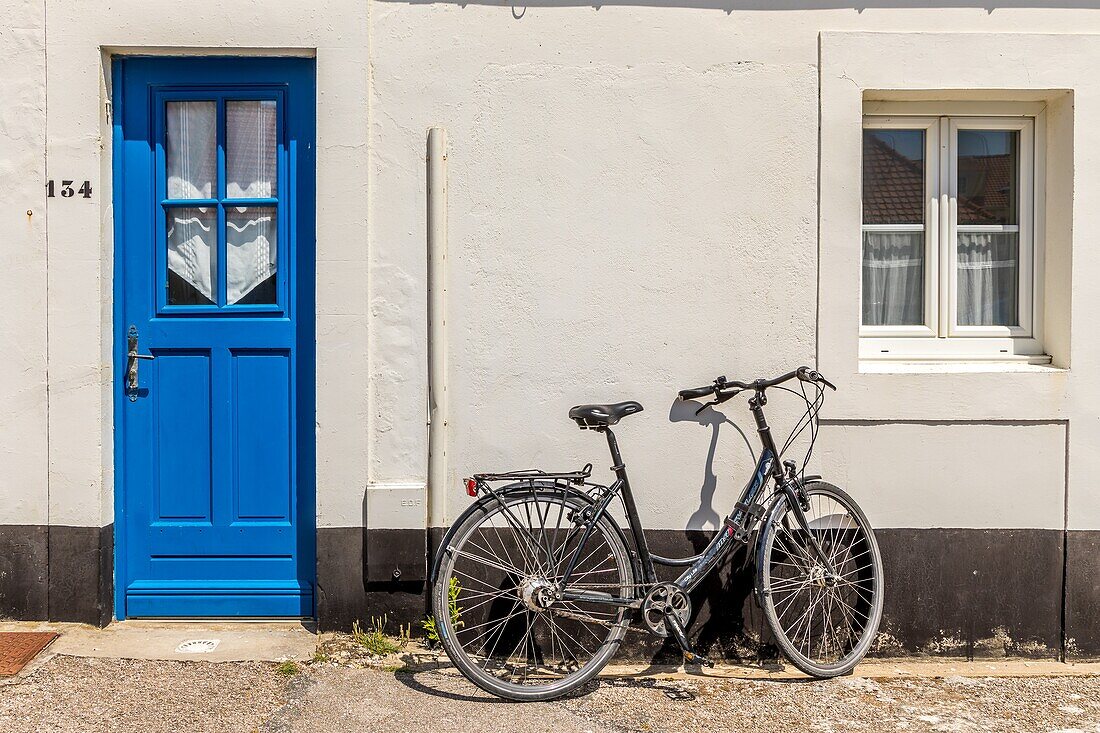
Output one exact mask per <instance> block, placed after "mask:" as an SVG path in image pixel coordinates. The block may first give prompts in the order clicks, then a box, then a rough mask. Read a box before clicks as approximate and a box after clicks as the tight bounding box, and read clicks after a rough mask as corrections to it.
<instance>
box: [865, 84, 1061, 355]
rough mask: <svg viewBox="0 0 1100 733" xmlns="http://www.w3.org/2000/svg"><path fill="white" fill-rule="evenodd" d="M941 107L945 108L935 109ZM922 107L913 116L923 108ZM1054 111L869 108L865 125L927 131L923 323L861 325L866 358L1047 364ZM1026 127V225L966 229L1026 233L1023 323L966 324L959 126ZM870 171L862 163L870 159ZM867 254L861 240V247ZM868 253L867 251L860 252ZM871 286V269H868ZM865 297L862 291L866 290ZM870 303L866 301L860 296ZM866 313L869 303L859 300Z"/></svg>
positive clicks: (1021, 178)
mask: <svg viewBox="0 0 1100 733" xmlns="http://www.w3.org/2000/svg"><path fill="white" fill-rule="evenodd" d="M937 110H939V111H940V112H941V114H940V115H936V116H933V115H932V114H931V113H932V112H934V111H937ZM917 112H919V113H920V114H909V113H917ZM1044 121H1045V115H1044V113H1043V107H1042V106H1041V105H1035V104H1026V105H1025V104H1020V105H1012V104H1004V105H991V104H988V103H985V104H976V105H973V106H971V107H968V106H966V105H960V104H958V103H952V104H945V105H942V106H941V107H938V108H937V107H934V106H933V105H931V104H929V103H927V102H925V103H920V104H915V103H905V102H898V103H883V102H878V103H876V104H875V105H874V111H873V112H870V111H867V110H865V115H864V118H863V128H864V129H909V130H923V131H924V134H925V197H926V205H925V221H924V227H923V229H924V232H925V237H924V243H925V268H924V272H925V282H924V323H923V324H921V325H915V326H864V325H862V324H860V327H859V335H860V346H859V354H860V359H864V360H895V361H1024V362H1031V363H1048V362H1049V361H1050V358H1049V357H1047V356H1046V355H1045V354H1044V353H1043V346H1042V334H1041V327H1042V261H1043V257H1042V254H1043V252H1042V238H1041V236H1039V235H1040V232H1041V226H1040V225H1041V221H1042V216H1041V210H1042V207H1041V202H1042V190H1043V189H1042V186H1043V183H1044V181H1043V176H1042V171H1043V170H1044V163H1045V161H1044V160H1043V150H1042V140H1043V135H1044V131H1045V130H1044ZM968 129H980V130H1015V131H1017V132H1019V148H1018V152H1017V157H1018V160H1019V170H1018V171H1017V176H1018V178H1017V180H1018V182H1019V183H1018V189H1019V192H1020V200H1019V201H1018V202H1017V210H1018V212H1019V213H1018V219H1017V221H1018V222H1019V223H1018V225H1016V226H1015V227H1009V226H964V227H962V229H963V230H964V231H1012V230H1018V232H1019V237H1018V242H1019V245H1018V278H1019V279H1018V282H1019V285H1020V287H1019V292H1018V294H1017V309H1018V323H1019V325H1017V326H960V325H958V317H957V313H958V288H957V275H958V268H957V265H958V261H957V255H958V247H957V245H956V242H957V236H958V232H959V229H960V227H959V226H958V224H957V222H958V155H957V152H958V151H957V141H958V131H959V130H968ZM861 172H862V165H861ZM919 229H920V227H919V226H918V225H892V224H891V225H863V226H862V227H861V231H876V230H877V231H917V230H919ZM861 252H862V245H861ZM861 259H862V254H861ZM860 273H861V274H860V282H861V288H862V268H861V269H860ZM860 297H861V299H862V295H861V296H860ZM861 302H862V300H861ZM860 313H862V306H861V307H860Z"/></svg>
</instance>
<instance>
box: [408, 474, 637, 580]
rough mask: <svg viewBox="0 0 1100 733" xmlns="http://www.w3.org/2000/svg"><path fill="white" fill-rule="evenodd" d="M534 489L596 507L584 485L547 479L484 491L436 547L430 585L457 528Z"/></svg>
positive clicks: (621, 535)
mask: <svg viewBox="0 0 1100 733" xmlns="http://www.w3.org/2000/svg"><path fill="white" fill-rule="evenodd" d="M604 488H606V487H604ZM532 490H536V491H537V490H541V491H545V492H547V493H552V492H556V493H562V494H565V495H566V496H568V497H575V498H577V499H580V500H581V501H583V502H585V503H586V504H588V505H589V506H595V505H596V500H595V499H593V498H592V497H591V496H589V495H588V493H587V492H585V491H582V490H581V488H580V486H571V485H563V484H562V483H556V482H553V481H546V480H541V481H540V480H539V479H533V480H529V481H521V482H518V483H514V484H508V485H507V486H502V487H500V488H499V489H493V490H491V491H486V492H483V493H482V494H481V495H480V496H479V497H478V498H477V500H476V501H474V502H473V503H472V504H470V506H468V507H466V510H465V511H464V512H462V514H460V515H458V517H456V518H455V520H454V521H453V522H451V526H450V527H448V528H447V531H446V532H445V533H444V534H443V539H442V540H441V541H440V543H439V547H436V548H434V549H435V554H434V555H433V557H432V569H431V572H430V573H429V574H428V584H429V586H434V585H435V581H436V578H438V577H439V566H440V565H441V564H442V563H443V553H442V552H440V550H441V549H442V548H444V547H446V546H447V545H448V544H450V541H451V539H452V537H453V536H454V532H455V529H456V528H458V527H460V526H461V525H462V523H463V522H464V521H466V518H467V517H469V516H470V515H471V514H473V513H474V512H476V511H480V510H482V509H484V508H485V507H489V506H492V505H493V504H495V503H497V502H498V501H499V500H501V499H503V498H505V497H507V496H510V495H512V494H517V493H520V492H521V491H523V492H531V491H532ZM608 518H609V519H611V526H612V527H614V528H615V531H616V532H618V533H619V539H620V540H622V542H623V546H624V547H626V548H628V550H629V548H630V547H632V546H633V545H632V544H630V543H629V542H627V541H626V535H625V534H624V533H623V528H622V527H620V526H619V523H618V522H616V521H615V520H614V519H613V518H611V517H610V515H609V516H608ZM630 560H631V562H632V563H633V564H634V574H635V577H639V574H640V572H641V567H640V566H639V564H638V558H637V555H636V554H635V553H634V552H630Z"/></svg>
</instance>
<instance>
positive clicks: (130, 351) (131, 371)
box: [126, 325, 156, 402]
mask: <svg viewBox="0 0 1100 733" xmlns="http://www.w3.org/2000/svg"><path fill="white" fill-rule="evenodd" d="M137 348H138V330H137V326H133V325H131V326H130V330H129V331H127V332H126V394H128V395H129V396H130V401H131V402H136V401H137V392H138V360H139V359H155V358H156V356H154V355H153V354H139V353H138V351H137Z"/></svg>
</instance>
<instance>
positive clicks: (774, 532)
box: [757, 481, 883, 677]
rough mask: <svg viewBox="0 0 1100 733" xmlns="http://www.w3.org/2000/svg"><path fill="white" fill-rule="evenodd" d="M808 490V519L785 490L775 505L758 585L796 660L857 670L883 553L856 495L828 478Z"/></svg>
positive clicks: (801, 664)
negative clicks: (800, 514)
mask: <svg viewBox="0 0 1100 733" xmlns="http://www.w3.org/2000/svg"><path fill="white" fill-rule="evenodd" d="M805 493H806V498H807V502H808V508H806V510H805V512H804V514H805V519H806V522H805V524H803V523H802V522H801V521H800V520H799V517H798V516H797V512H796V511H795V508H794V507H792V506H791V504H790V502H789V500H788V499H787V498H786V496H781V497H780V499H779V500H778V501H777V502H776V503H775V505H774V506H773V507H772V510H771V512H770V513H769V516H768V520H767V522H766V524H765V526H764V535H763V538H762V542H761V546H760V552H761V555H760V557H759V577H758V578H757V583H758V586H757V587H758V588H759V589H760V600H761V605H762V606H763V610H764V616H765V618H767V620H768V625H769V626H770V627H771V630H772V634H773V635H774V637H775V641H776V643H777V644H778V645H779V648H780V649H782V650H783V653H784V654H785V655H786V657H787V658H788V659H789V660H790V661H791V663H792V664H794V666H796V667H798V668H799V669H800V670H802V671H803V672H805V673H806V674H809V675H812V676H814V677H836V676H838V675H842V674H847V673H849V672H851V671H852V668H853V667H855V666H856V663H857V662H859V660H861V659H862V658H863V656H864V655H865V654H866V653H867V650H868V649H870V647H871V644H872V642H873V641H874V638H875V633H876V632H877V631H878V625H879V621H880V620H881V618H882V587H883V584H882V557H881V556H880V554H879V549H878V543H877V542H876V541H875V534H874V532H873V531H872V529H871V525H870V523H869V522H868V521H867V517H866V516H864V514H863V512H862V511H861V510H860V508H859V507H858V506H857V505H856V503H855V501H853V500H852V498H851V497H850V496H848V495H847V494H846V493H844V492H843V491H841V490H840V489H838V488H837V487H835V486H833V485H831V484H827V483H825V482H823V481H815V482H812V483H809V484H807V485H806V487H805ZM811 538H812V539H813V540H816V541H817V542H818V543H819V544H820V546H821V549H822V550H823V551H824V555H825V556H826V558H828V563H827V564H826V563H824V562H822V560H821V557H820V556H819V555H818V554H817V552H816V551H815V550H814V548H813V542H812V541H811Z"/></svg>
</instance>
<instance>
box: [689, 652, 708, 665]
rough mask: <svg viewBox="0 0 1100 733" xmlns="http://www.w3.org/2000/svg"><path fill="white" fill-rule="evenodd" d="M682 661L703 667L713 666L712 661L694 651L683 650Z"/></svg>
mask: <svg viewBox="0 0 1100 733" xmlns="http://www.w3.org/2000/svg"><path fill="white" fill-rule="evenodd" d="M684 661H685V662H687V663H688V664H699V665H702V666H704V667H713V666H714V662H712V661H710V660H709V659H707V658H706V657H704V656H703V655H702V654H696V653H695V652H684Z"/></svg>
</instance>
